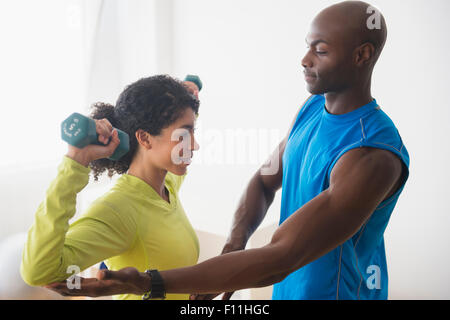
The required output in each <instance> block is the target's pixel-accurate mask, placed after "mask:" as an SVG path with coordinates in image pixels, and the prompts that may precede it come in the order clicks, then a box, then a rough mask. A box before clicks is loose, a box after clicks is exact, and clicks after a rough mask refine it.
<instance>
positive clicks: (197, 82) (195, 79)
mask: <svg viewBox="0 0 450 320" xmlns="http://www.w3.org/2000/svg"><path fill="white" fill-rule="evenodd" d="M184 81H190V82H193V83H195V85H196V86H197V87H198V91H201V90H202V87H203V84H202V81H201V80H200V77H199V76H196V75H193V74H188V75H187V76H186V78H184Z"/></svg>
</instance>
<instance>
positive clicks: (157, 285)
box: [142, 270, 166, 300]
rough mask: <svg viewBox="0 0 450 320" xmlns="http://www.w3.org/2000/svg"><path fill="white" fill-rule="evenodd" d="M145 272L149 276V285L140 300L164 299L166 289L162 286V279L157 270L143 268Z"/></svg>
mask: <svg viewBox="0 0 450 320" xmlns="http://www.w3.org/2000/svg"><path fill="white" fill-rule="evenodd" d="M145 273H147V274H148V275H149V276H150V280H151V285H150V290H149V291H148V292H146V293H144V295H143V296H142V300H149V299H165V298H166V289H165V288H164V281H163V279H162V277H161V275H160V274H159V272H158V270H145Z"/></svg>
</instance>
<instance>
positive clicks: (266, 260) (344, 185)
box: [53, 148, 402, 296]
mask: <svg viewBox="0 0 450 320" xmlns="http://www.w3.org/2000/svg"><path fill="white" fill-rule="evenodd" d="M401 173H402V164H401V161H400V160H399V159H398V158H397V157H396V156H395V155H393V154H392V153H390V152H388V151H384V150H379V149H369V148H362V149H355V150H352V151H349V152H348V153H346V154H345V155H344V156H343V157H342V158H341V159H340V160H339V161H338V162H337V163H336V166H335V167H334V169H333V171H332V174H331V179H330V187H329V188H328V189H327V190H325V191H323V192H322V193H321V194H319V195H318V196H317V197H315V198H314V199H312V200H311V201H310V202H308V203H307V204H305V205H304V206H303V207H301V208H300V209H299V210H297V211H296V212H295V213H294V214H292V215H291V216H290V217H289V218H288V219H287V220H286V221H284V222H283V224H282V225H281V226H280V227H279V228H278V229H277V230H276V232H275V233H274V235H273V237H272V240H271V241H270V243H269V244H267V245H266V246H264V247H262V248H258V249H250V250H241V251H235V252H231V253H228V254H224V255H221V256H218V257H214V258H212V259H209V260H206V261H204V262H202V263H200V264H198V265H195V266H191V267H186V268H179V269H172V270H166V271H161V276H162V278H163V280H164V283H165V289H166V292H167V293H190V292H198V293H216V292H228V291H235V290H239V289H244V288H254V287H262V286H267V285H270V284H273V283H276V282H279V281H281V280H282V279H284V278H285V277H286V276H287V275H288V274H290V273H291V272H293V271H295V270H297V269H299V268H301V267H302V266H304V265H306V264H308V263H310V262H312V261H314V260H316V259H318V258H319V257H321V256H323V255H324V254H326V253H328V252H329V251H331V250H333V249H334V248H336V247H338V246H339V245H341V244H342V243H344V242H345V241H347V240H348V239H349V238H351V237H352V236H353V235H354V234H355V233H356V232H357V231H358V230H359V229H360V228H361V226H362V225H363V224H364V223H365V221H367V219H369V218H370V216H371V214H372V213H373V212H374V211H375V209H376V208H377V206H378V205H379V204H380V203H381V202H382V201H383V200H384V199H385V198H386V197H387V196H389V194H391V193H392V190H393V188H395V186H396V183H397V182H398V181H399V179H401ZM131 271H132V272H130V268H128V269H127V270H124V269H122V270H119V271H116V272H114V271H107V272H106V273H105V274H104V275H103V276H101V277H100V278H102V277H104V276H106V279H108V280H107V281H105V280H104V281H97V282H91V283H92V285H89V284H88V283H87V284H86V285H85V286H84V285H83V284H82V287H83V289H82V290H80V291H76V290H67V289H64V288H61V287H60V288H59V289H60V290H57V291H58V292H60V293H61V292H62V291H61V290H65V291H63V292H64V293H66V294H70V295H93V296H98V295H110V294H118V293H127V292H129V291H126V290H131V289H130V286H134V287H133V288H135V289H134V291H133V292H131V293H135V294H136V293H137V294H140V293H144V292H146V291H148V290H149V288H150V286H149V284H150V280H149V279H148V277H147V276H146V275H145V274H144V273H139V272H137V270H135V269H134V270H131ZM53 289H55V288H53Z"/></svg>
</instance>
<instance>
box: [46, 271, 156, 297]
mask: <svg viewBox="0 0 450 320" xmlns="http://www.w3.org/2000/svg"><path fill="white" fill-rule="evenodd" d="M80 280H81V281H80V288H79V289H69V288H68V286H67V283H66V281H61V282H55V283H52V284H49V285H46V286H45V288H47V289H50V290H53V291H55V292H57V293H59V294H60V295H62V296H88V297H100V296H111V295H116V294H135V295H143V294H144V293H145V292H147V291H148V290H149V288H150V282H151V281H150V277H149V276H148V275H147V274H146V273H143V272H139V271H138V270H137V269H136V268H132V267H128V268H123V269H121V270H119V271H111V270H100V271H98V272H97V278H81V277H80Z"/></svg>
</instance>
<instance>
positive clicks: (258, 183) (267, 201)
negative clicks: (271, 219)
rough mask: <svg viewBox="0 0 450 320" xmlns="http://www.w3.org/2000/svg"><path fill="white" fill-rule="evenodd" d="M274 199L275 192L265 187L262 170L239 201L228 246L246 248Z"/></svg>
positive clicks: (257, 173)
mask: <svg viewBox="0 0 450 320" xmlns="http://www.w3.org/2000/svg"><path fill="white" fill-rule="evenodd" d="M274 197H275V192H273V191H270V190H267V189H266V188H265V187H264V184H263V182H262V179H261V173H260V170H258V172H256V173H255V175H254V176H253V177H252V179H251V180H250V182H249V184H248V186H247V188H246V189H245V191H244V194H243V195H242V197H241V199H240V200H239V205H238V208H237V209H236V212H235V214H234V218H233V222H232V227H231V232H230V234H229V236H228V239H227V244H228V245H236V246H240V245H242V246H243V247H245V245H246V243H247V241H248V239H249V238H250V236H251V235H252V234H253V232H254V231H255V230H256V229H257V228H258V226H259V225H260V224H261V222H262V221H263V219H264V217H265V215H266V213H267V210H268V209H269V207H270V205H271V204H272V202H273V199H274ZM243 247H242V248H243Z"/></svg>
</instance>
